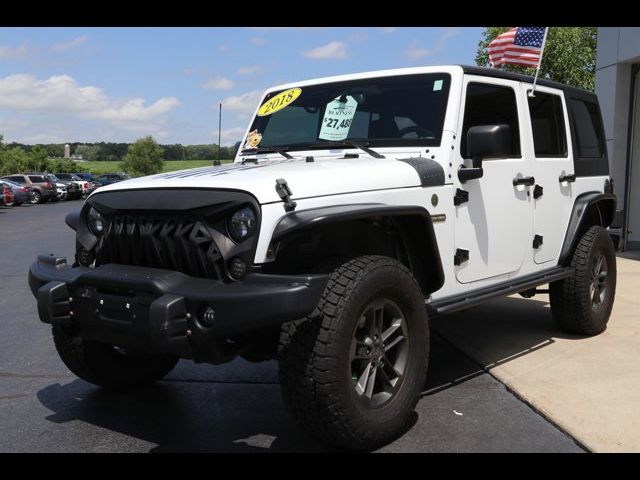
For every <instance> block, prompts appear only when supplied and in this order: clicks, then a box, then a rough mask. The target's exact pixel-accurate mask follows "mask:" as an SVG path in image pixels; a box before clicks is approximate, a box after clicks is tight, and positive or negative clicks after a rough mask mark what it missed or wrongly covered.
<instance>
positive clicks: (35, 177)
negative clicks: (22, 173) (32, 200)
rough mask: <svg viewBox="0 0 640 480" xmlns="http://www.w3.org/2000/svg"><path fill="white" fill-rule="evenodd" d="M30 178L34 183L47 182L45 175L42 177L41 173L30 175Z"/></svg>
mask: <svg viewBox="0 0 640 480" xmlns="http://www.w3.org/2000/svg"><path fill="white" fill-rule="evenodd" d="M29 180H31V181H32V182H33V183H45V182H46V180H45V179H44V177H42V176H40V175H29Z"/></svg>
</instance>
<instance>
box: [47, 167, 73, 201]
mask: <svg viewBox="0 0 640 480" xmlns="http://www.w3.org/2000/svg"><path fill="white" fill-rule="evenodd" d="M45 177H46V178H47V180H49V181H50V182H51V183H53V185H54V186H55V187H56V192H57V193H58V200H67V199H68V198H69V195H68V192H67V186H66V184H64V183H63V182H61V181H60V180H59V179H58V177H56V176H55V175H54V174H53V173H48V174H46V175H45Z"/></svg>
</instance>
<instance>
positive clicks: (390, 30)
mask: <svg viewBox="0 0 640 480" xmlns="http://www.w3.org/2000/svg"><path fill="white" fill-rule="evenodd" d="M396 30H397V28H396V27H383V28H382V33H393V32H395V31H396Z"/></svg>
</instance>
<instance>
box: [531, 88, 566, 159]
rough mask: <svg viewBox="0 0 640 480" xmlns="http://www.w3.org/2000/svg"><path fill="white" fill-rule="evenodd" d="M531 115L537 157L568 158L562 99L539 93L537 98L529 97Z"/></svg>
mask: <svg viewBox="0 0 640 480" xmlns="http://www.w3.org/2000/svg"><path fill="white" fill-rule="evenodd" d="M529 114H530V115H531V128H532V130H533V146H534V150H535V153H536V157H566V156H567V133H566V130H565V126H564V111H563V108H562V99H561V98H560V97H559V96H558V95H551V94H547V93H540V92H538V93H536V96H535V97H529Z"/></svg>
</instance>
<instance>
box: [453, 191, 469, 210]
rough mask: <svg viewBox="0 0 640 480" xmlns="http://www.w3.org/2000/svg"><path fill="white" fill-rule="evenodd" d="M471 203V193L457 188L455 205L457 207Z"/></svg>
mask: <svg viewBox="0 0 640 480" xmlns="http://www.w3.org/2000/svg"><path fill="white" fill-rule="evenodd" d="M468 201H469V192H467V191H466V190H462V189H460V188H456V194H455V195H454V196H453V204H454V205H455V206H456V207H457V206H458V205H462V204H463V203H466V202H468Z"/></svg>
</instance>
